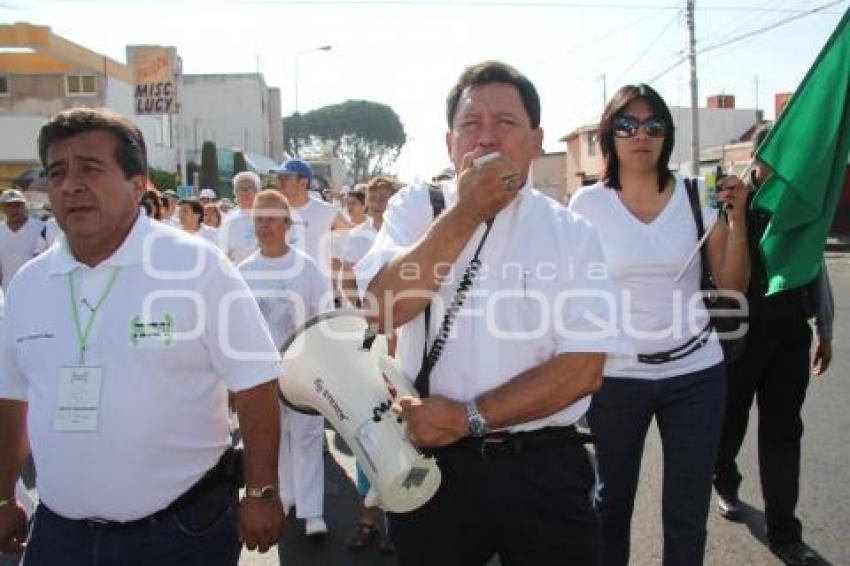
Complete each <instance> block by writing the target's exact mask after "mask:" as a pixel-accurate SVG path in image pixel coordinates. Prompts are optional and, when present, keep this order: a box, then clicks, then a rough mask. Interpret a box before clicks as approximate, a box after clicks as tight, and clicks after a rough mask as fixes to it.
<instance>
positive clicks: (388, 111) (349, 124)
mask: <svg viewBox="0 0 850 566" xmlns="http://www.w3.org/2000/svg"><path fill="white" fill-rule="evenodd" d="M283 132H284V137H283V143H284V147H286V150H287V152H289V153H290V154H295V153H296V152H295V144H296V139H295V137H294V136H296V134H297V136H298V137H297V145H298V149H299V151H298V153H300V154H302V155H303V154H306V153H309V154H311V155H319V154H328V153H329V154H330V155H332V156H334V157H339V158H342V159H343V160H345V162H346V165H347V166H348V170H349V173H350V175H351V177H352V181H353V182H362V181H366V180H368V179H369V178H370V177H373V176H375V175H382V174H386V173H389V172H390V168H391V166H392V165H393V163H394V162H395V160H396V159H397V158H398V154H399V152H400V151H401V148H402V146H404V144H405V142H406V141H407V135H406V134H405V133H404V126H402V123H401V120H400V119H399V117H398V114H396V113H395V111H393V109H392V108H390V107H389V106H387V105H386V104H380V103H378V102H371V101H369V100H348V101H346V102H343V103H341V104H333V105H331V106H325V107H322V108H318V109H316V110H313V111H311V112H308V113H307V114H299V115H292V116H288V117H286V118H284V119H283Z"/></svg>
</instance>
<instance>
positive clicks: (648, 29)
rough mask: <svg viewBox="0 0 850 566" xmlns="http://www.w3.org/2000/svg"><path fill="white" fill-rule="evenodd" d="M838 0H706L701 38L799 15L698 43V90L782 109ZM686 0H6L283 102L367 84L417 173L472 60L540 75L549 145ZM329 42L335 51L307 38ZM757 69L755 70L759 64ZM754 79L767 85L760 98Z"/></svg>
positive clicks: (26, 13)
mask: <svg viewBox="0 0 850 566" xmlns="http://www.w3.org/2000/svg"><path fill="white" fill-rule="evenodd" d="M829 3H830V2H829V0H816V1H804V0H737V1H734V0H696V7H697V10H696V35H697V41H698V47H697V48H698V49H703V48H707V47H710V46H712V45H716V44H718V43H721V42H723V41H724V40H727V39H730V38H733V37H735V36H738V35H742V34H746V33H747V32H750V31H753V30H758V29H760V28H764V27H767V26H770V25H771V24H774V23H777V22H780V21H781V20H785V19H789V18H796V19H794V20H793V21H792V22H790V23H787V24H784V25H781V26H778V27H776V28H775V29H772V30H769V31H766V32H764V33H760V34H758V35H754V36H752V37H750V38H748V39H744V40H741V41H736V42H733V43H731V44H729V45H728V46H725V47H721V48H719V49H715V50H712V51H708V52H705V53H703V54H700V55H699V57H698V62H697V66H698V70H699V98H700V105H705V98H706V97H707V96H708V95H710V94H718V93H726V94H734V95H735V96H736V103H737V106H738V107H739V108H754V107H755V105H756V103H758V107H759V108H762V109H764V110H765V113H766V116H767V117H768V118H772V117H773V108H774V103H773V95H774V93H776V92H781V91H790V90H793V89H794V88H795V87H796V86H797V85H798V84H799V82H800V80H801V79H802V78H803V76H804V74H805V72H806V70H807V69H808V68H809V66H810V65H811V64H812V62H813V61H814V59H815V57H816V55H817V53H818V52H819V50H820V49H821V47H822V46H823V45H824V43H825V42H826V40H827V38H828V37H829V34H830V33H831V32H832V30H833V29H834V28H835V26H836V25H837V23H838V21H839V20H840V18H841V15H842V14H843V13H844V11H845V10H847V9H848V6H850V0H846V1H843V2H839V3H837V4H834V5H832V6H831V7H829V8H827V9H826V10H824V11H823V12H820V13H818V14H814V15H808V16H805V17H797V16H799V15H801V14H802V13H803V12H806V11H808V10H811V9H814V8H817V7H820V6H824V5H826V4H829ZM684 5H685V2H684V0H600V1H598V2H595V1H592V0H582V1H571V0H551V1H533V0H531V1H528V2H523V1H507V0H496V1H491V2H484V1H478V0H467V1H462V2H452V1H448V0H446V1H437V0H435V1H428V0H422V1H412V0H411V1H405V0H397V1H372V2H368V1H355V0H349V1H346V0H339V1H335V2H326V1H321V0H317V1H312V2H311V1H285V0H279V1H276V0H253V1H248V0H245V1H241V0H230V1H226V0H218V1H216V0H207V1H197V2H196V1H188V0H187V1H180V0H168V1H165V0H144V1H135V0H133V1H131V0H87V1H71V0H68V1H64V0H63V1H59V0H52V1H39V0H0V22H4V23H12V22H18V21H25V22H30V23H33V24H39V25H48V26H50V27H51V28H52V29H53V31H54V32H55V33H57V34H59V35H61V36H63V37H65V38H67V39H70V40H71V41H74V42H76V43H79V44H81V45H84V46H85V47H87V48H89V49H92V50H94V51H97V52H100V53H103V54H105V55H108V56H110V57H113V58H115V59H117V60H119V61H124V60H125V56H124V48H125V46H126V45H128V44H159V45H169V46H175V47H177V49H178V52H179V53H180V55H181V57H182V58H183V65H184V71H185V72H187V73H227V72H254V71H256V70H257V68H258V66H259V69H260V70H261V71H262V72H263V74H264V75H265V78H266V82H267V84H268V85H270V86H277V87H280V89H281V93H282V98H283V114H284V115H288V114H290V113H291V112H292V111H293V110H294V88H293V84H294V79H295V60H296V54H297V53H299V52H301V54H300V55H298V56H297V58H298V60H299V77H298V90H299V110H300V111H301V112H305V111H308V110H311V109H313V108H317V107H320V106H324V105H327V104H333V103H337V102H342V101H344V100H347V99H368V100H374V101H378V102H382V103H385V104H388V105H390V106H391V107H392V108H393V109H394V110H395V111H396V112H397V113H398V114H399V116H400V117H401V120H402V123H403V124H404V127H405V131H406V132H407V135H408V140H409V141H408V144H407V145H406V146H405V148H404V150H403V152H402V156H401V158H400V159H399V161H398V163H397V170H398V171H399V173H400V174H401V175H402V176H403V177H404V178H406V179H408V180H412V179H414V178H415V177H417V176H419V177H423V178H427V177H430V176H431V175H432V174H433V173H435V172H436V171H437V170H439V169H441V168H442V167H445V166H447V165H448V161H447V158H446V152H445V144H444V133H445V131H446V123H445V105H444V101H445V95H446V93H447V91H448V89H449V88H450V87H451V85H452V84H453V82H454V80H455V79H456V78H457V76H458V75H459V74H460V72H461V71H462V70H463V68H464V67H465V66H467V65H469V64H473V63H477V62H479V61H482V60H485V59H499V60H503V61H506V62H508V63H511V64H513V65H514V66H516V67H517V68H519V69H520V70H521V71H522V72H524V73H525V74H527V75H528V76H529V77H530V78H531V79H532V81H534V82H535V84H536V85H537V88H538V90H539V92H540V96H541V99H542V105H543V128H544V130H545V134H546V135H545V139H546V141H545V148H546V149H547V150H548V151H562V150H563V149H565V145H564V144H563V143H561V142H559V141H558V139H559V138H560V137H562V136H564V135H565V134H567V133H568V132H570V131H571V130H573V129H574V128H576V127H579V126H582V125H585V124H588V123H592V122H594V121H597V120H598V118H599V114H600V112H601V110H602V104H603V80H602V79H601V76H602V75H604V76H605V77H606V78H605V81H604V83H605V85H606V86H607V93H608V95H609V96H610V95H611V94H612V93H613V92H614V91H615V90H616V89H617V88H618V87H620V86H622V85H623V84H628V83H634V82H647V81H650V80H651V79H653V78H654V77H656V76H657V75H659V74H660V73H661V72H662V71H664V70H665V69H668V68H669V67H670V66H671V65H673V64H674V63H675V62H676V61H677V60H679V59H680V58H681V57H682V55H683V53H684V49H685V47H686V40H687V32H686V28H685V19H684ZM322 45H331V46H332V49H331V51H329V52H324V51H308V50H310V49H312V48H315V47H319V46H322ZM756 77H758V78H756ZM756 83H758V100H756V90H757V89H756ZM652 84H653V86H654V87H655V88H657V89H658V90H659V92H660V93H661V94H662V96H664V98H665V100H666V101H667V103H668V104H669V105H671V106H676V105H679V106H688V105H689V103H690V102H689V101H690V98H689V92H688V68H687V65H686V64H682V65H680V66H678V67H676V68H674V69H672V70H670V71H669V72H668V73H667V74H665V75H663V76H662V77H661V78H659V79H657V80H655V81H654V82H653V83H652Z"/></svg>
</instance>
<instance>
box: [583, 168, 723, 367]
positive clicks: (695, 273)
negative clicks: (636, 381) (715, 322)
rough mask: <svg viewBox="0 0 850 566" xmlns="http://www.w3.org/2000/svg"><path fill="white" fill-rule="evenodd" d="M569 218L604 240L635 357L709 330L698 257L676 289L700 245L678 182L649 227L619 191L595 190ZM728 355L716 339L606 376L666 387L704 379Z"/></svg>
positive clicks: (711, 218) (708, 212)
mask: <svg viewBox="0 0 850 566" xmlns="http://www.w3.org/2000/svg"><path fill="white" fill-rule="evenodd" d="M569 208H570V210H571V211H573V212H575V213H577V214H580V215H581V216H584V217H585V218H587V219H588V220H589V221H590V222H591V224H593V225H594V226H595V227H596V230H597V232H599V236H600V241H601V242H602V250H603V252H604V254H605V261H606V263H607V264H608V267H609V268H610V269H611V273H612V275H613V277H614V279H615V280H616V282H617V285H618V287H619V289H620V293H621V297H622V300H621V301H620V304H621V305H622V312H621V313H620V317H619V321H620V328H621V330H622V331H623V332H624V334H625V335H626V336H627V337H629V338H630V339H631V340H632V342H633V344H634V347H635V351H636V352H638V353H642V354H651V353H656V352H665V351H669V350H671V349H673V348H676V347H677V346H680V345H682V344H684V343H685V342H687V341H688V340H689V339H691V338H692V337H693V336H696V335H697V334H699V332H700V331H701V330H702V329H703V328H704V327H705V325H706V324H707V323H708V313H707V312H706V310H705V307H704V305H703V302H702V300H701V298H700V297H701V295H699V296H698V295H697V294H698V293H699V291H700V265H701V264H700V258H699V255H697V256H696V258H695V259H694V261H692V262H691V264H690V265H689V267H688V269H687V270H686V271H685V273H684V275H683V276H682V278H681V279H680V280H679V281H678V282H676V281H674V279H675V277H676V274H677V273H678V272H679V270H680V269H681V268H682V266H683V265H684V264H685V261H686V259H687V258H688V255H689V254H690V253H691V252H692V251H693V249H694V247H696V244H697V230H696V225H695V223H694V216H693V213H692V212H691V206H690V201H689V200H688V194H687V190H686V189H685V185H684V182H683V181H682V179H681V178H677V179H676V185H675V188H674V189H673V195H672V196H671V197H670V201H669V202H668V203H667V205H666V206H665V207H664V209H663V210H662V211H661V212H660V213H659V215H658V216H657V217H656V218H655V219H654V220H653V221H652V222H650V223H648V224H646V223H643V222H641V221H640V220H638V219H637V218H636V217H635V216H634V215H633V214H632V213H631V212H630V211H629V209H628V208H626V206H625V205H624V204H623V202H622V201H621V200H620V197H619V194H618V192H617V191H616V190H614V189H612V188H610V187H608V186H606V185H604V184H602V183H597V184H596V185H593V186H591V187H585V188H583V189H581V190H580V191H579V192H578V193H576V194H575V195H574V196H573V198H572V199H571V200H570V206H569ZM702 215H703V223H704V226H705V229H706V230H710V229H711V227H712V226H713V225H714V222H715V221H716V220H717V212H716V211H715V210H714V209H711V208H708V207H703V209H702ZM722 360H723V352H722V350H721V348H720V344H719V343H718V342H717V340H716V337H714V336H712V338H711V340H709V342H708V343H707V344H706V345H705V346H703V347H702V348H699V349H697V350H696V351H694V352H693V353H691V354H689V355H688V356H685V357H684V358H681V359H678V360H674V361H670V362H667V363H663V364H645V363H641V362H639V361H638V360H637V358H634V359H633V360H632V361H631V363H630V364H626V365H618V366H617V367H616V368H615V367H613V366H611V365H609V364H606V368H605V375H606V376H611V377H635V378H642V379H663V378H667V377H673V376H677V375H684V374H687V373H691V372H695V371H699V370H701V369H705V368H708V367H711V366H713V365H715V364H718V363H720V362H721V361H722Z"/></svg>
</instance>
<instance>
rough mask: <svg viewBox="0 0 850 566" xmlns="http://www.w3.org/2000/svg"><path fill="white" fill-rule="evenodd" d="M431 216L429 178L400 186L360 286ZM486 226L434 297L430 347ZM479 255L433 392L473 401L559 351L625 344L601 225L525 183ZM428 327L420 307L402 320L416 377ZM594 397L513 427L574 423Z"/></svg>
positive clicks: (452, 192)
mask: <svg viewBox="0 0 850 566" xmlns="http://www.w3.org/2000/svg"><path fill="white" fill-rule="evenodd" d="M445 196H446V205H447V207H450V206H452V204H453V203H454V202H455V201H456V200H457V189H456V187H455V186H454V185H449V186H447V187H446V189H445ZM431 221H432V207H431V203H430V197H429V192H428V188H427V187H426V186H411V187H406V188H405V189H403V190H401V191H400V192H399V193H397V194H396V195H394V196H393V198H392V199H391V200H390V204H389V208H388V209H387V211H386V213H385V214H384V224H383V226H382V227H381V230H380V232H379V233H378V237H377V239H376V240H375V243H374V245H373V246H372V247H371V249H370V250H369V253H368V254H367V255H366V256H365V257H364V258H363V259H362V260H360V262H358V263H357V265H356V266H355V272H356V274H357V279H358V286H359V288H360V291H361V293H364V292H365V291H366V288H367V286H368V284H369V282H370V281H371V280H372V278H374V276H375V275H376V274H377V273H378V272H379V271H380V269H381V268H382V267H383V266H384V265H385V264H386V263H387V262H388V261H389V260H390V259H392V258H393V257H394V256H396V255H397V254H399V253H401V252H402V251H404V250H405V249H406V248H408V247H410V246H412V245H413V244H415V243H416V242H417V241H418V240H419V238H420V237H421V236H422V234H423V233H424V232H425V231H426V230H427V228H428V226H429V225H430V224H431ZM484 230H485V227H484V225H483V224H482V225H481V226H480V227H479V228H478V229H477V230H476V232H475V233H474V234H473V236H472V237H471V238H470V240H469V242H468V243H467V245H466V246H465V248H464V250H463V251H462V252H461V253H460V255H459V256H458V258H457V259H456V260H455V262H454V264H453V265H452V276H451V277H449V278H448V279H447V280H446V281H445V282H444V283H443V284H442V285H441V286H440V289H439V295H438V297H437V300H434V301H433V303H432V309H431V310H432V313H431V328H430V329H429V333H428V344H429V348H430V344H431V343H432V341H433V338H434V334H435V332H436V329H437V328H438V326H439V325H440V323H441V321H442V319H443V313H444V310H445V305H448V304H449V303H450V301H451V300H452V297H453V296H454V294H455V289H456V288H457V285H458V282H459V281H460V277H461V276H462V274H463V272H464V270H465V269H466V267H467V265H468V264H469V262H470V260H471V259H472V257H473V254H474V252H475V249H476V248H477V247H478V245H479V241H480V240H481V237H482V235H483V233H484ZM480 259H481V260H482V262H483V264H484V266H483V268H482V270H481V271H480V274H479V276H478V277H477V278H476V279H475V281H474V284H473V286H472V289H471V291H470V292H469V294H468V296H467V299H466V302H465V304H464V307H463V310H462V312H461V313H460V314H459V316H458V317H457V318H456V320H455V323H454V325H453V331H452V333H453V337H452V338H450V339H449V341H448V343H447V345H446V347H445V349H444V350H443V353H442V357H441V358H440V360H439V361H438V363H437V365H436V366H435V367H434V370H433V372H432V374H431V381H430V383H431V386H430V390H431V393H432V394H440V395H444V396H446V397H449V398H451V399H455V400H458V401H467V400H469V399H472V398H474V397H475V396H477V395H479V394H481V393H483V392H486V391H489V390H492V389H494V388H496V387H498V386H500V385H502V384H504V383H505V382H507V381H509V380H510V379H512V378H513V377H515V376H517V375H518V374H520V373H522V372H524V371H526V370H529V369H531V368H535V367H537V366H540V365H542V364H543V363H545V362H547V361H548V360H550V359H551V358H553V357H554V356H556V355H559V354H563V353H568V352H617V351H627V346H626V345H625V344H621V343H620V342H619V340H618V339H617V338H616V337H615V336H614V335H613V334H612V332H611V326H610V324H608V322H609V321H611V320H612V318H613V317H614V316H615V313H614V312H613V311H614V310H615V307H614V305H612V304H611V301H610V300H609V299H610V298H612V297H613V296H614V288H613V285H612V284H611V282H610V281H609V280H608V279H607V277H606V276H605V273H604V264H603V258H602V250H601V248H600V246H599V240H598V238H597V235H596V232H595V231H594V229H593V228H592V227H591V226H590V225H589V224H588V223H587V222H586V221H584V220H581V219H578V218H577V217H575V216H573V215H572V214H571V213H570V212H568V211H567V210H566V209H565V208H564V207H563V206H561V205H559V204H557V203H556V202H555V201H553V200H551V199H548V198H546V197H545V196H543V195H542V194H541V193H539V192H538V191H536V190H535V189H533V188H531V187H530V186H525V187H524V188H523V189H522V190H521V193H520V195H519V197H518V198H517V199H516V200H515V201H514V202H513V203H511V204H510V205H509V206H508V207H506V208H505V209H503V210H502V211H501V212H499V214H498V215H497V216H496V219H495V222H494V223H493V227H492V230H491V232H490V234H489V236H488V238H487V240H486V242H485V244H484V247H483V250H482V253H481V256H480ZM594 319H596V320H594ZM600 320H601V321H604V322H602V323H600V322H599V321H600ZM424 331H425V328H424V314H422V313H420V314H419V315H418V316H416V317H415V318H414V319H413V320H411V321H409V322H408V323H406V324H404V325H402V326H401V327H400V329H399V339H398V357H399V358H400V360H401V364H402V367H403V369H404V372H405V374H406V375H407V377H408V378H409V379H411V380H413V379H414V378H415V377H416V375H417V373H418V371H419V368H420V366H421V364H422V353H423V346H424V344H425V334H424ZM589 402H590V398H589V397H585V398H583V399H580V400H579V401H577V402H575V403H573V404H572V405H570V406H569V407H566V408H564V409H563V410H561V411H559V412H557V413H555V414H553V415H550V416H548V417H546V418H543V419H539V420H536V421H531V422H527V423H524V424H522V425H519V426H516V427H512V430H534V429H537V428H540V427H543V426H552V425H569V424H572V423H574V422H576V421H577V420H578V419H579V418H580V417H581V416H582V415H583V414H584V412H585V411H586V410H587V407H588V405H589Z"/></svg>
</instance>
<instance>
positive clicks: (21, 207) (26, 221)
mask: <svg viewBox="0 0 850 566" xmlns="http://www.w3.org/2000/svg"><path fill="white" fill-rule="evenodd" d="M0 208H2V210H3V214H5V215H6V220H5V222H2V223H0V279H2V281H3V290H4V291H5V290H7V289H8V288H9V281H11V280H12V277H13V276H14V275H15V273H17V272H18V270H19V269H20V268H21V266H22V265H23V264H25V263H26V262H28V261H29V260H31V259H32V258H34V257H35V256H36V255H38V254H39V253H41V252H43V251H44V250H45V249H46V248H47V240H45V237H44V233H45V230H44V222H42V221H41V220H37V219H35V218H30V217H29V215H28V214H27V201H26V199H25V198H24V195H23V193H21V191H19V190H17V189H7V190H5V191H3V193H2V194H0Z"/></svg>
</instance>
